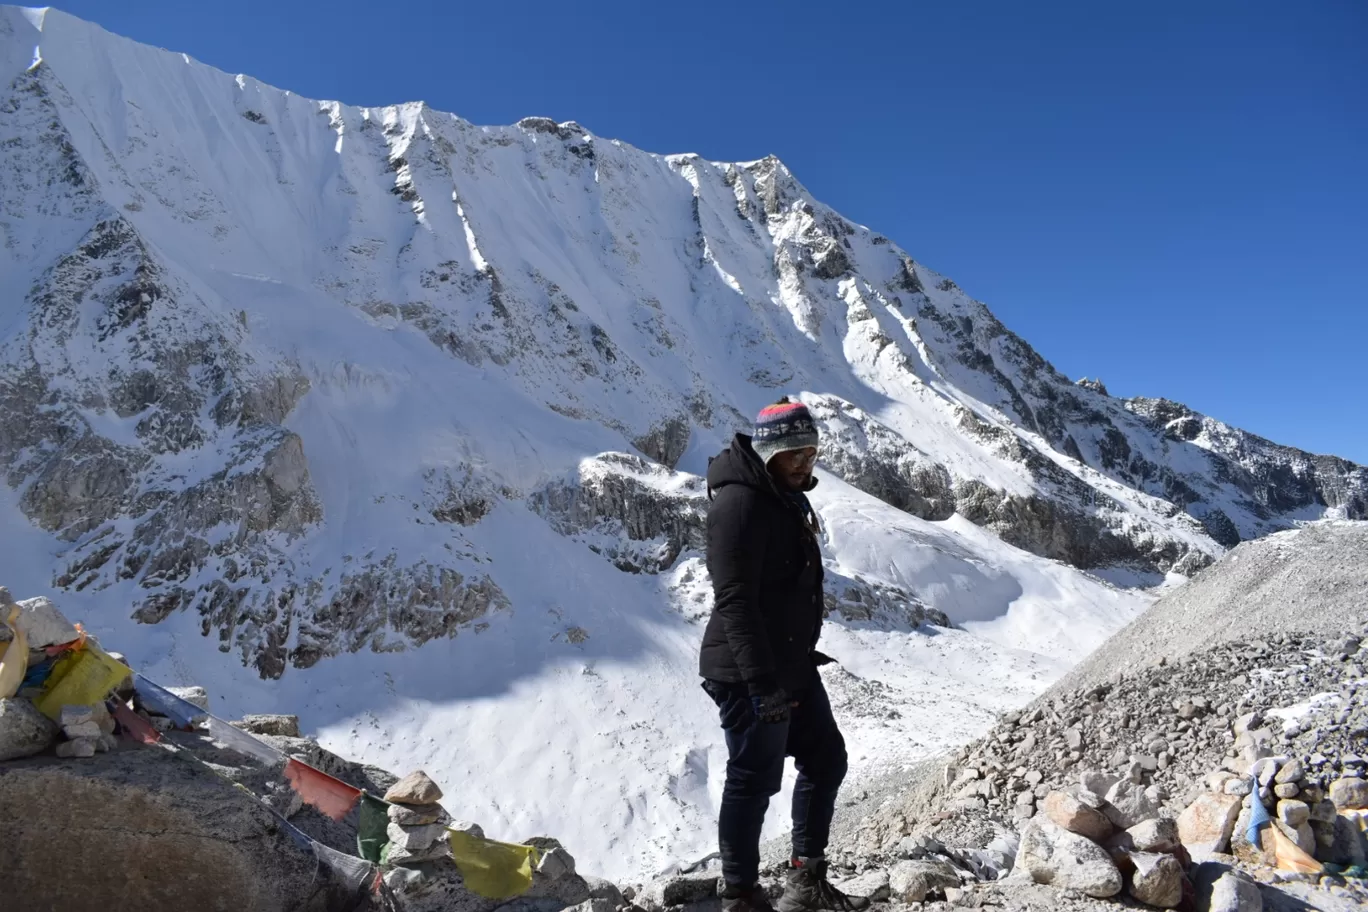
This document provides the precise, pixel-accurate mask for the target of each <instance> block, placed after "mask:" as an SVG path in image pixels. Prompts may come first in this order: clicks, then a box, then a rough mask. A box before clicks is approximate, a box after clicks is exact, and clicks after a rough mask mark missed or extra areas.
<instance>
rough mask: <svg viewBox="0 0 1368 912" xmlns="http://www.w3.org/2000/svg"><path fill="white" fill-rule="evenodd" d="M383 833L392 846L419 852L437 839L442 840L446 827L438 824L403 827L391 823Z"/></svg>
mask: <svg viewBox="0 0 1368 912" xmlns="http://www.w3.org/2000/svg"><path fill="white" fill-rule="evenodd" d="M385 832H386V835H388V836H389V841H390V842H391V843H393V844H394V845H397V846H400V847H402V848H404V849H408V850H409V851H419V850H421V849H426V848H428V847H429V846H431V845H432V844H433V843H434V842H437V841H438V840H439V839H443V838H444V837H445V836H446V827H444V826H442V825H441V824H440V823H430V824H427V825H420V826H404V825H403V824H399V823H394V822H393V821H391V822H390V824H389V826H388V827H387V828H386V830H385Z"/></svg>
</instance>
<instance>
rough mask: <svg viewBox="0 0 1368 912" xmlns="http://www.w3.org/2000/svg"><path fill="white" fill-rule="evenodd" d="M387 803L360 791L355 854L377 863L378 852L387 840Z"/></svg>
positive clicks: (378, 859) (378, 860)
mask: <svg viewBox="0 0 1368 912" xmlns="http://www.w3.org/2000/svg"><path fill="white" fill-rule="evenodd" d="M388 829H389V805H388V804H386V803H385V802H383V801H381V800H380V799H379V798H376V797H375V796H374V795H371V794H369V793H367V792H362V793H361V808H360V817H359V819H358V820H357V823H356V854H358V855H360V856H361V857H362V858H364V859H366V861H372V862H375V863H376V864H379V863H380V861H381V858H380V854H381V852H382V851H383V850H384V848H385V845H386V843H388V842H389V834H388V832H387V830H388Z"/></svg>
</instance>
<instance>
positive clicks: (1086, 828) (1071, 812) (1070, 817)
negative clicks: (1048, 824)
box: [1040, 792, 1114, 842]
mask: <svg viewBox="0 0 1368 912" xmlns="http://www.w3.org/2000/svg"><path fill="white" fill-rule="evenodd" d="M1040 809H1041V811H1042V812H1043V813H1044V814H1045V816H1046V817H1049V818H1050V820H1051V821H1053V822H1054V823H1056V824H1058V825H1059V826H1061V827H1063V828H1064V829H1066V830H1068V831H1069V832H1070V833H1077V834H1078V835H1080V836H1086V837H1087V838H1088V839H1091V840H1093V841H1094V842H1101V841H1102V840H1104V839H1106V838H1107V837H1108V836H1110V835H1111V834H1112V830H1113V829H1114V828H1113V826H1112V822H1111V821H1110V820H1108V819H1107V815H1106V814H1104V813H1102V812H1101V811H1099V810H1097V809H1096V808H1092V807H1089V806H1088V805H1086V804H1084V803H1083V802H1081V801H1079V800H1078V799H1077V798H1075V797H1074V796H1073V795H1070V794H1068V793H1066V792H1050V794H1048V795H1046V796H1045V800H1044V801H1043V802H1042V803H1041V805H1040Z"/></svg>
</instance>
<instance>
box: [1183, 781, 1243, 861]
mask: <svg viewBox="0 0 1368 912" xmlns="http://www.w3.org/2000/svg"><path fill="white" fill-rule="evenodd" d="M1239 814H1240V798H1239V796H1238V795H1213V794H1211V793H1204V794H1202V795H1199V796H1198V797H1197V800H1195V801H1193V802H1192V804H1190V805H1188V807H1187V808H1186V809H1185V810H1184V811H1183V813H1181V814H1179V815H1178V839H1179V841H1180V842H1182V844H1183V846H1184V847H1185V848H1186V849H1187V850H1188V852H1189V853H1190V854H1191V855H1192V856H1193V857H1194V858H1200V857H1204V856H1206V855H1210V854H1213V853H1216V852H1224V851H1226V849H1227V848H1229V846H1230V834H1231V833H1232V832H1233V831H1234V829H1235V820H1236V818H1237V817H1238V816H1239Z"/></svg>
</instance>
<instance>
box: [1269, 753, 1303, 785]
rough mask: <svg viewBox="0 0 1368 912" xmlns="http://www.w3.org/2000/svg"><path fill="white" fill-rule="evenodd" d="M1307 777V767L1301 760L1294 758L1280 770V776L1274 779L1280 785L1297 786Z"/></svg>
mask: <svg viewBox="0 0 1368 912" xmlns="http://www.w3.org/2000/svg"><path fill="white" fill-rule="evenodd" d="M1305 775H1306V767H1305V765H1304V764H1303V763H1302V762H1301V761H1300V760H1298V759H1297V758H1295V757H1293V758H1292V759H1291V760H1288V761H1287V762H1286V763H1284V764H1283V765H1282V769H1280V770H1278V774H1277V775H1276V776H1274V777H1273V781H1274V782H1276V783H1278V784H1279V785H1284V784H1295V783H1296V782H1298V781H1300V780H1301V778H1302V776H1305Z"/></svg>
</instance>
